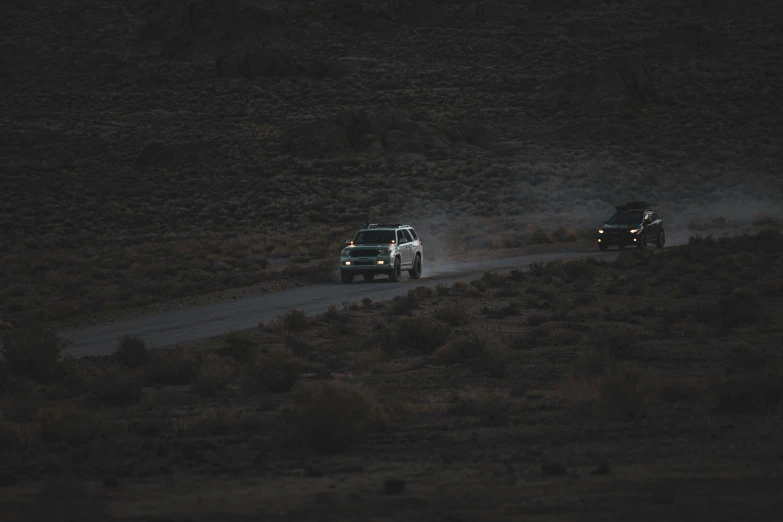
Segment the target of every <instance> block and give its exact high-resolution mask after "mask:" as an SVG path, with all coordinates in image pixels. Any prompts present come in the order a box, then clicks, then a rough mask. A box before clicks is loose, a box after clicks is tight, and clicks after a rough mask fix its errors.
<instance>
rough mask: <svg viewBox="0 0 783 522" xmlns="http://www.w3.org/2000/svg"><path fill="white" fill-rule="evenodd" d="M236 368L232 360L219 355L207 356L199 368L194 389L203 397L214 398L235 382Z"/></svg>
mask: <svg viewBox="0 0 783 522" xmlns="http://www.w3.org/2000/svg"><path fill="white" fill-rule="evenodd" d="M235 374H236V367H235V366H234V365H233V364H231V359H227V358H225V357H221V356H219V355H212V356H206V357H204V359H202V360H201V363H200V364H199V366H198V374H197V375H196V382H195V384H194V385H193V389H194V391H195V392H196V393H198V394H199V395H201V396H202V397H214V396H215V395H217V394H218V393H219V392H220V391H222V390H223V389H225V388H226V386H228V385H229V384H230V383H231V381H233V380H234V376H235Z"/></svg>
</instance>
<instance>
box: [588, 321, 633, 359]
mask: <svg viewBox="0 0 783 522" xmlns="http://www.w3.org/2000/svg"><path fill="white" fill-rule="evenodd" d="M592 346H593V349H594V350H596V351H597V352H605V353H606V354H608V355H609V356H610V357H612V358H614V359H621V360H622V359H638V358H640V357H642V356H643V355H644V350H643V348H642V347H641V345H640V344H639V333H638V332H637V331H635V330H631V329H627V328H621V329H611V330H610V329H606V330H603V329H602V330H598V332H596V333H595V334H593V338H592Z"/></svg>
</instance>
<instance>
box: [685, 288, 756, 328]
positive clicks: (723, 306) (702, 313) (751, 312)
mask: <svg viewBox="0 0 783 522" xmlns="http://www.w3.org/2000/svg"><path fill="white" fill-rule="evenodd" d="M761 315H762V313H761V302H760V300H759V297H758V295H757V294H756V293H755V292H753V291H752V290H749V289H746V288H735V289H734V290H733V291H732V292H731V293H730V294H729V295H726V296H723V297H721V298H720V300H719V301H718V302H717V303H716V304H715V305H713V306H702V307H700V308H699V309H698V310H697V312H696V317H697V319H698V320H699V321H700V322H702V323H713V324H715V325H716V326H717V327H719V328H721V329H723V330H730V329H732V328H736V327H738V326H742V325H747V324H753V323H756V322H758V321H759V320H760V319H761Z"/></svg>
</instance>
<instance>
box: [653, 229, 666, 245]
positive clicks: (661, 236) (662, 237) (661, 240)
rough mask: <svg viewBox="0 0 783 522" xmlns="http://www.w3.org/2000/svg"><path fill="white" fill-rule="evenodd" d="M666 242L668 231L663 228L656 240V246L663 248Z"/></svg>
mask: <svg viewBox="0 0 783 522" xmlns="http://www.w3.org/2000/svg"><path fill="white" fill-rule="evenodd" d="M665 244H666V233H665V232H664V231H663V230H661V232H660V233H659V234H658V239H656V240H655V246H656V247H658V248H663V246H664V245H665Z"/></svg>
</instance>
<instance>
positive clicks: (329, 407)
mask: <svg viewBox="0 0 783 522" xmlns="http://www.w3.org/2000/svg"><path fill="white" fill-rule="evenodd" d="M281 416H282V419H283V421H284V422H285V423H286V424H287V425H288V426H290V427H291V428H292V432H293V434H294V435H295V436H296V437H299V438H300V439H301V440H302V441H303V442H305V443H306V444H307V445H309V446H311V447H313V448H315V449H316V450H318V451H322V452H329V453H331V452H338V451H342V450H345V449H347V448H348V447H350V446H351V445H353V444H355V443H357V442H358V441H359V440H361V438H362V437H363V436H365V435H366V434H367V433H368V432H371V431H374V430H379V429H385V428H386V427H387V426H388V425H389V418H388V415H387V414H386V412H385V411H384V410H383V409H382V408H381V406H380V405H379V404H378V403H377V401H376V400H375V399H374V398H373V397H372V395H371V394H370V393H369V392H368V390H366V389H364V388H361V387H358V386H353V385H349V384H345V383H340V382H335V381H321V382H313V383H309V384H307V385H305V386H303V387H302V388H301V389H300V390H298V391H297V393H296V394H295V395H294V398H293V400H292V403H291V404H290V405H288V406H287V407H285V408H284V409H283V411H282V413H281Z"/></svg>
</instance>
